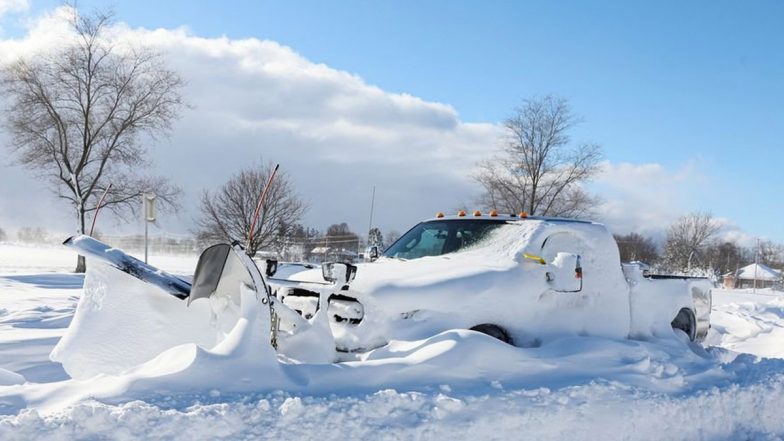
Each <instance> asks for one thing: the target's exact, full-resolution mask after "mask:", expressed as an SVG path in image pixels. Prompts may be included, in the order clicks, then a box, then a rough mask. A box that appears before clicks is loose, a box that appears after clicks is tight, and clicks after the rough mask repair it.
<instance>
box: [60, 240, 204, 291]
mask: <svg viewBox="0 0 784 441" xmlns="http://www.w3.org/2000/svg"><path fill="white" fill-rule="evenodd" d="M63 245H65V246H66V247H68V248H71V249H73V250H75V251H76V252H78V253H79V254H81V255H83V256H86V257H90V258H93V259H97V260H100V261H101V262H104V263H106V264H109V265H111V266H112V267H114V268H116V269H118V270H120V271H122V272H124V273H126V274H129V275H131V276H133V277H135V278H137V279H139V280H142V281H144V282H147V283H150V284H152V285H155V286H157V287H159V288H161V289H162V290H164V291H166V292H167V293H169V294H171V295H172V296H174V297H177V298H178V299H181V300H185V299H187V298H188V297H189V296H190V293H191V284H190V283H188V282H186V281H185V280H182V279H180V278H179V277H176V276H173V275H171V274H169V273H167V272H165V271H161V270H159V269H158V268H155V267H154V266H152V265H148V264H146V263H144V262H142V261H141V260H139V259H137V258H135V257H133V256H130V255H128V254H126V253H125V252H123V251H122V250H120V249H118V248H113V247H111V246H109V245H107V244H105V243H103V242H101V241H99V240H97V239H95V238H93V237H90V236H87V235H77V236H71V237H69V238H68V239H66V240H65V242H63Z"/></svg>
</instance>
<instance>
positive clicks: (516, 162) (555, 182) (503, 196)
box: [473, 95, 601, 217]
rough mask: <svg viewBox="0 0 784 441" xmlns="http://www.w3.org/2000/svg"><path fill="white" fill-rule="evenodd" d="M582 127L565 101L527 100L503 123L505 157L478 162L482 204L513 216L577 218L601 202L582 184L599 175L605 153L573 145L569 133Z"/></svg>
mask: <svg viewBox="0 0 784 441" xmlns="http://www.w3.org/2000/svg"><path fill="white" fill-rule="evenodd" d="M578 122H579V118H577V117H576V116H575V115H574V114H573V113H572V111H571V109H570V108H569V104H568V102H567V101H566V99H564V98H560V97H555V96H549V95H548V96H545V97H543V98H536V99H530V100H525V101H523V104H522V105H521V106H520V107H518V108H516V109H515V111H514V114H513V115H512V116H511V117H510V118H508V119H507V120H506V121H505V122H504V128H505V135H506V136H505V139H504V147H505V148H504V152H503V154H502V155H501V156H499V157H497V158H494V159H492V160H489V161H484V162H482V163H480V165H479V170H478V172H477V173H476V174H475V175H474V177H473V178H474V180H475V181H477V182H478V183H479V184H481V185H482V187H483V189H484V192H483V194H482V196H481V197H480V201H479V202H480V204H481V205H483V206H484V207H485V208H488V209H498V210H502V211H507V212H510V213H516V212H518V211H526V212H528V213H529V214H536V215H543V216H566V217H579V216H584V215H587V214H589V213H591V212H592V209H593V208H594V207H595V206H596V204H597V199H596V198H595V197H593V196H591V195H589V194H588V193H586V192H585V191H584V190H583V188H582V186H581V184H583V183H585V182H586V181H588V180H589V179H590V178H591V177H592V176H593V175H595V174H596V172H597V171H598V170H599V160H600V159H601V148H600V147H599V146H598V145H596V144H580V145H572V144H571V142H570V139H569V135H568V132H569V130H570V129H571V128H573V127H574V126H575V124H577V123H578Z"/></svg>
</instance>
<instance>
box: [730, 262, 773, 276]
mask: <svg viewBox="0 0 784 441" xmlns="http://www.w3.org/2000/svg"><path fill="white" fill-rule="evenodd" d="M738 278H739V279H746V280H754V279H757V280H779V279H781V272H780V271H776V270H774V269H773V268H771V267H769V266H767V265H763V264H761V263H759V264H757V263H752V264H751V265H747V266H744V267H743V268H741V269H740V270H739V271H738Z"/></svg>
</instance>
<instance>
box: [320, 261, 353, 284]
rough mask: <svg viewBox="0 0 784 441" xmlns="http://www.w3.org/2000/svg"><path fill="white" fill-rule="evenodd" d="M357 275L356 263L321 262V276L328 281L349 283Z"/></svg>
mask: <svg viewBox="0 0 784 441" xmlns="http://www.w3.org/2000/svg"><path fill="white" fill-rule="evenodd" d="M356 275H357V267H356V265H352V264H350V263H343V262H325V263H322V264H321V276H322V277H323V278H324V280H326V281H327V282H330V283H350V282H351V281H352V280H354V277H356Z"/></svg>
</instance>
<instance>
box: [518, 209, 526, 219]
mask: <svg viewBox="0 0 784 441" xmlns="http://www.w3.org/2000/svg"><path fill="white" fill-rule="evenodd" d="M519 216H520V217H522V218H523V219H525V218H526V217H528V213H526V212H525V211H521V212H520V215H519Z"/></svg>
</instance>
